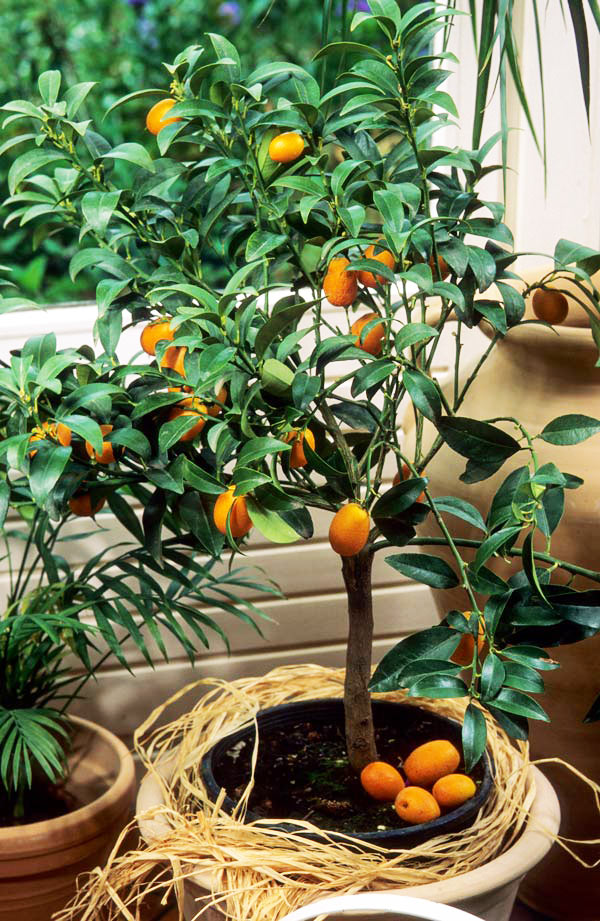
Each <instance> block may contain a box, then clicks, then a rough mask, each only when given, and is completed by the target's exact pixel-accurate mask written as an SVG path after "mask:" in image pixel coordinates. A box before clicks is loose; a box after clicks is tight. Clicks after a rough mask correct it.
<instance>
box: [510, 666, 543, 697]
mask: <svg viewBox="0 0 600 921" xmlns="http://www.w3.org/2000/svg"><path fill="white" fill-rule="evenodd" d="M504 672H505V674H504V682H503V683H504V686H505V687H507V688H515V689H516V690H517V691H528V692H530V693H531V694H542V693H543V691H544V682H543V680H542V677H541V676H540V675H538V673H537V672H536V671H535V669H533V668H529V667H528V666H527V665H521V664H520V663H518V662H505V663H504Z"/></svg>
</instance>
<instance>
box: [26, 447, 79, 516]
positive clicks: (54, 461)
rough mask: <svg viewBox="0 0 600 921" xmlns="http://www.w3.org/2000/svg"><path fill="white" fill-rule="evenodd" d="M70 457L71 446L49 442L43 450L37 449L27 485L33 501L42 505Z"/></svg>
mask: <svg viewBox="0 0 600 921" xmlns="http://www.w3.org/2000/svg"><path fill="white" fill-rule="evenodd" d="M70 457H71V448H65V447H63V446H62V445H54V444H51V443H50V442H49V443H48V444H47V445H46V447H45V450H44V451H38V452H37V453H36V454H35V456H34V457H33V459H32V461H31V467H30V472H29V485H30V487H31V493H32V496H33V498H34V500H35V502H36V503H37V504H38V505H39V506H41V507H43V505H44V504H45V502H46V499H47V498H48V495H49V494H50V492H51V490H52V489H53V488H54V487H55V486H56V484H57V482H58V480H59V477H60V475H61V474H62V472H63V470H64V469H65V467H66V466H67V464H68V462H69V458H70Z"/></svg>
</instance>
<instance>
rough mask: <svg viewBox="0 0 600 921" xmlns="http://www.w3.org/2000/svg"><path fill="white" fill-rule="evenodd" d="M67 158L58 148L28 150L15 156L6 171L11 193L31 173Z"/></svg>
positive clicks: (12, 193)
mask: <svg viewBox="0 0 600 921" xmlns="http://www.w3.org/2000/svg"><path fill="white" fill-rule="evenodd" d="M66 159H68V157H67V155H66V154H64V153H61V152H60V151H58V150H43V149H36V150H28V151H27V153H24V154H21V156H20V157H17V159H16V160H15V162H14V163H13V164H12V166H11V168H10V169H9V171H8V188H9V191H10V194H11V195H14V194H15V192H16V191H17V189H18V187H19V186H20V185H21V183H22V182H23V180H24V179H26V178H27V177H28V176H31V174H32V173H35V172H37V171H38V170H41V169H43V168H44V167H45V166H48V165H49V164H50V163H58V162H59V161H61V160H66Z"/></svg>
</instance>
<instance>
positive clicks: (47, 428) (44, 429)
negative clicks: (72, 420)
mask: <svg viewBox="0 0 600 921" xmlns="http://www.w3.org/2000/svg"><path fill="white" fill-rule="evenodd" d="M71 435H72V433H71V429H70V428H69V426H68V425H64V424H63V423H62V422H44V423H43V424H42V425H41V426H39V425H36V427H35V428H34V429H33V430H32V432H31V435H30V437H29V441H30V442H31V441H41V440H42V439H44V438H50V439H51V440H52V441H58V443H59V444H61V445H62V446H63V448H68V447H69V445H70V444H71ZM36 454H37V448H33V449H32V450H31V451H30V452H29V456H30V457H35V455H36Z"/></svg>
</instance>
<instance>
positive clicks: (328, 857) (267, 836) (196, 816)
mask: <svg viewBox="0 0 600 921" xmlns="http://www.w3.org/2000/svg"><path fill="white" fill-rule="evenodd" d="M343 681H344V672H343V670H342V669H331V668H324V667H321V666H316V665H298V666H284V667H281V668H277V669H275V670H274V671H272V672H270V673H269V674H267V675H265V676H263V677H258V678H245V679H240V680H237V681H233V682H226V681H220V680H214V679H205V680H202V681H199V682H196V683H194V684H192V685H188V687H186V688H183V689H182V690H181V691H179V692H178V693H177V694H174V695H173V696H172V697H171V698H170V699H169V700H167V701H166V703H165V704H163V705H162V706H161V707H158V708H157V709H156V710H154V711H153V713H152V714H151V715H150V716H149V718H148V719H147V720H146V722H145V723H144V724H143V725H142V726H141V727H140V728H139V730H138V731H137V732H136V734H135V747H136V750H137V752H138V754H139V756H140V758H141V760H142V762H143V763H144V765H145V767H146V769H147V770H148V772H149V773H150V774H152V775H153V777H154V778H155V779H156V780H157V782H158V783H159V785H160V788H161V791H162V794H163V797H164V805H163V806H159V807H156V808H154V809H152V810H151V811H150V812H148V813H146V814H145V815H144V819H150V818H154V819H155V820H156V821H159V822H161V823H162V824H163V827H164V834H163V833H161V837H160V838H158V839H156V840H154V841H148V842H145V843H142V844H141V846H140V848H139V849H138V850H135V851H130V852H129V853H126V854H125V855H123V856H117V849H118V846H119V844H120V842H121V841H122V840H123V839H124V838H125V835H126V833H127V830H126V832H124V833H123V835H122V836H121V839H120V842H119V843H118V845H117V847H116V848H115V850H114V851H113V854H112V856H111V859H110V860H109V863H108V865H107V867H106V868H105V870H104V871H102V872H100V873H96V874H92V875H91V876H90V878H89V879H88V881H87V882H86V884H85V885H84V886H83V887H82V888H81V890H80V892H79V894H78V896H77V898H76V900H75V902H74V903H73V905H72V906H71V907H70V908H69V909H67V910H65V911H64V912H61V913H59V914H58V915H56V916H55V921H91V919H92V918H93V919H98V918H102V919H107V921H113V919H115V921H116V919H117V918H119V919H120V918H123V917H124V916H125V917H127V914H126V911H128V912H130V913H131V914H132V915H133V916H134V917H135V918H136V921H137V918H138V917H139V908H140V905H141V903H142V902H143V900H144V899H145V898H146V897H147V896H148V895H149V893H150V892H155V891H159V890H162V891H163V892H164V893H171V892H172V891H175V893H176V894H177V897H178V902H179V905H180V911H181V906H182V896H181V892H182V884H183V881H184V880H185V879H186V878H189V877H192V876H193V875H194V874H197V873H204V874H209V875H210V878H211V885H212V895H211V900H210V903H209V904H210V905H211V906H218V907H219V909H220V910H221V911H222V912H223V913H224V915H225V916H226V917H227V918H228V919H231V921H247V919H249V918H269V919H270V921H279V919H281V918H282V917H283V916H284V915H286V914H288V913H289V912H291V911H293V910H294V909H295V908H298V907H300V906H301V905H302V904H306V903H307V902H309V901H312V900H315V899H317V898H320V897H324V896H327V895H330V894H332V893H337V894H344V893H346V894H351V893H354V892H358V891H361V890H369V889H370V890H376V889H382V888H390V887H394V888H402V887H406V886H414V885H422V884H425V883H432V882H437V881H440V880H444V879H448V878H451V877H455V876H457V875H460V874H462V873H466V872H468V871H469V870H473V869H475V868H476V867H478V866H481V865H482V864H484V863H486V862H488V861H489V860H491V859H492V858H494V857H496V856H497V855H498V854H499V853H501V852H502V851H503V850H505V849H506V848H508V847H510V846H511V844H512V843H513V842H514V841H515V839H516V838H517V837H518V836H519V834H520V833H521V830H522V828H523V825H524V823H525V822H526V821H527V818H528V814H529V809H530V807H531V803H532V801H533V799H534V797H535V789H534V785H533V784H531V785H530V786H529V789H528V787H527V773H528V768H529V764H530V762H529V754H528V746H527V744H525V743H522V742H513V741H511V740H510V739H509V737H508V736H507V735H506V733H505V732H504V731H503V730H502V729H501V728H500V727H499V726H498V725H497V724H496V723H495V722H494V721H493V720H492V719H491V717H489V715H488V714H487V713H485V712H484V716H485V719H486V722H487V727H488V749H489V751H490V753H491V755H492V757H493V759H494V763H495V765H496V774H495V782H494V785H493V787H492V791H491V793H490V796H489V797H488V800H487V802H486V803H485V804H484V806H483V807H482V809H481V810H480V812H479V814H478V816H477V818H476V821H475V822H474V823H473V825H472V826H471V827H470V828H467V829H465V830H464V831H461V832H454V833H451V834H446V835H441V836H439V837H437V838H433V839H431V840H429V841H427V842H425V843H423V844H421V845H419V846H417V847H413V848H410V849H407V850H402V851H394V852H392V853H390V852H389V851H387V850H386V849H384V848H380V847H377V846H376V845H367V844H361V847H360V849H358V848H357V846H356V844H355V843H354V842H353V841H352V839H350V838H348V839H342V840H332V839H330V838H327V837H326V836H324V835H323V833H322V832H321V835H322V839H321V840H318V841H310V842H309V843H307V841H306V839H305V838H303V837H302V836H301V835H299V834H295V833H292V834H290V832H289V831H286V832H285V833H283V832H282V831H278V830H277V829H276V828H275V829H273V828H268V827H266V826H265V824H264V822H261V821H257V822H253V823H248V824H243V822H242V819H243V817H244V815H245V813H246V809H247V805H248V798H249V796H250V792H251V789H252V780H251V781H250V783H249V784H248V787H247V788H246V790H245V791H244V793H243V795H242V797H241V799H240V802H239V804H238V806H237V808H236V814H235V815H234V816H230V815H227V814H226V813H225V812H224V811H223V810H222V809H221V808H220V801H218V802H217V804H215V803H213V802H211V801H210V800H209V799H208V797H207V794H206V791H205V789H204V786H203V783H202V779H201V776H200V763H201V761H202V757H203V755H204V754H205V753H206V752H207V751H208V749H209V748H211V747H212V746H213V745H214V744H215V743H216V742H217V741H219V740H220V739H221V738H223V737H224V736H225V735H227V734H229V733H231V732H233V731H235V730H237V729H239V728H240V727H241V726H243V725H249V726H250V725H253V726H254V728H255V731H256V732H257V724H256V714H257V713H258V711H259V710H261V709H264V708H266V707H271V706H274V705H276V704H280V703H285V702H289V701H292V700H294V701H298V700H312V699H315V698H319V697H321V698H322V697H341V696H342V695H343ZM190 693H193V694H194V695H195V696H196V697H199V699H198V702H197V703H196V705H195V706H194V707H193V708H192V710H190V711H189V712H188V713H186V714H185V715H183V716H180V717H178V718H177V719H175V720H173V721H172V722H171V723H169V724H168V725H166V726H160V725H157V724H158V722H159V720H161V719H163V718H164V715H165V713H166V711H167V710H168V709H169V707H171V706H173V705H175V704H179V703H180V701H181V699H182V698H183V697H184V696H185V695H187V694H190ZM374 696H375V697H377V698H379V699H384V700H402V701H405V702H406V703H408V704H414V705H415V706H421V707H425V708H426V709H430V710H435V711H436V712H437V713H442V714H444V715H446V716H449V717H453V718H455V719H458V720H461V721H462V718H463V715H464V710H465V706H466V703H465V702H464V701H461V700H439V701H431V700H424V699H414V698H410V699H407V698H406V696H405V694H403V693H401V692H394V693H388V694H378V695H374ZM257 751H258V740H257V743H256V747H255V756H256V753H257ZM166 764H167V765H168V772H165V765H166ZM161 766H162V769H163V773H161ZM221 799H222V796H221ZM286 824H287V825H288V827H289V826H290V825H291V826H292V827H295V829H297V831H298V832H301V831H303V830H308V831H313V832H314V831H318V829H317V828H316V827H315V826H314V825H312V823H310V822H308V821H290V820H286ZM165 865H166V866H165ZM198 917H199V919H200V918H201V913H200V910H199V914H198Z"/></svg>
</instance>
